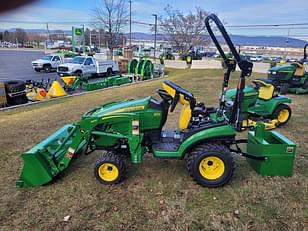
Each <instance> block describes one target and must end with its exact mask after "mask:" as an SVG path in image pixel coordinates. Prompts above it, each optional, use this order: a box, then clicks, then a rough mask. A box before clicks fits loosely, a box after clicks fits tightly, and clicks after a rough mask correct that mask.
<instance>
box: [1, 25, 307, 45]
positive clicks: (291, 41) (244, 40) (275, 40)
mask: <svg viewBox="0 0 308 231" xmlns="http://www.w3.org/2000/svg"><path fill="white" fill-rule="evenodd" d="M15 30H16V28H12V29H8V30H7V31H9V32H14V31H15ZM25 30H26V31H27V32H32V33H46V30H44V29H25ZM3 31H5V30H4V29H0V32H3ZM63 31H64V32H65V34H68V35H70V34H71V30H63ZM55 32H56V31H55V30H50V33H55ZM125 36H126V37H127V38H128V37H129V34H128V33H126V34H125ZM166 37H167V36H166V35H164V34H157V40H165V39H166ZM230 37H231V39H232V41H233V43H234V44H236V45H241V46H270V47H285V46H287V47H303V46H305V44H306V43H308V41H305V40H301V39H296V38H287V37H283V36H244V35H230ZM132 39H135V40H138V39H140V40H154V34H153V33H152V34H150V33H143V32H133V33H132ZM218 39H219V40H220V41H223V39H222V37H221V36H218Z"/></svg>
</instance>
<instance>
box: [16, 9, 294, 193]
mask: <svg viewBox="0 0 308 231" xmlns="http://www.w3.org/2000/svg"><path fill="white" fill-rule="evenodd" d="M210 21H213V22H214V23H215V24H216V25H217V28H218V29H219V30H220V31H221V33H222V35H223V36H224V38H225V40H226V41H227V44H228V45H229V47H230V50H231V52H232V53H233V55H234V57H235V60H236V62H237V63H238V65H239V68H240V69H241V74H240V78H239V83H238V88H237V93H236V98H235V100H234V104H233V106H232V110H231V112H230V116H229V118H228V119H226V117H225V116H224V114H225V113H224V110H225V109H224V105H225V101H224V99H223V98H221V99H220V105H219V108H209V107H206V106H205V105H204V103H200V102H198V101H197V99H196V98H195V97H194V95H193V94H192V93H191V92H189V91H188V90H185V89H183V88H182V87H180V86H178V85H176V84H175V83H173V82H171V81H168V80H165V81H163V83H162V88H161V89H159V90H158V91H157V93H158V95H159V96H160V99H159V100H157V99H155V98H152V97H145V98H141V99H135V100H123V101H118V102H111V103H106V104H104V105H101V106H98V107H96V108H94V109H92V110H90V111H88V112H87V113H85V114H84V115H83V116H82V118H81V120H80V121H79V122H77V123H74V124H68V125H66V126H64V127H63V128H61V129H60V130H58V131H57V132H56V133H54V134H53V135H51V136H50V137H48V138H47V139H46V140H44V141H42V142H41V143H39V144H38V145H36V146H35V147H33V148H32V149H31V150H29V151H27V152H25V153H23V154H22V158H23V160H24V167H23V170H22V174H21V177H20V179H19V180H18V181H17V186H19V187H25V186H38V185H43V184H46V183H48V182H50V181H52V180H53V179H54V178H55V177H56V176H57V175H58V174H59V173H60V172H62V171H64V170H65V169H66V168H67V167H68V166H69V164H70V162H71V160H72V159H73V158H74V157H75V156H76V155H78V154H80V153H89V152H91V151H94V150H99V149H103V150H107V152H105V153H103V155H102V156H101V157H100V158H99V159H98V160H97V161H96V163H95V166H94V175H95V177H96V178H97V180H98V181H99V182H100V183H102V184H117V183H119V182H121V181H122V180H123V179H124V178H125V176H126V172H127V167H128V165H127V162H128V161H130V162H132V163H134V164H138V163H140V162H141V161H142V157H143V155H144V154H146V153H147V152H151V153H153V155H154V157H157V158H167V159H183V160H185V162H186V166H187V169H188V171H189V174H190V175H191V176H192V178H193V179H194V180H195V181H197V182H198V183H199V184H200V185H202V186H206V187H218V186H222V185H224V184H226V183H227V182H228V181H229V180H230V179H231V177H232V175H233V171H234V160H233V155H232V153H239V154H241V155H242V156H245V157H247V158H249V159H251V163H250V164H251V166H253V168H255V169H256V171H257V170H258V171H261V170H260V169H262V168H263V167H264V166H263V165H262V166H261V164H262V163H263V164H266V166H265V167H267V170H266V173H267V174H268V175H276V174H277V172H273V171H272V170H273V169H274V170H277V169H278V170H280V171H286V170H285V169H286V168H284V167H283V168H281V166H279V163H277V159H279V158H286V157H285V156H288V158H290V161H288V163H290V164H289V165H290V166H291V165H292V163H291V162H292V161H291V160H292V158H293V159H294V156H293V155H291V154H294V152H295V144H294V143H292V142H291V141H289V140H288V139H286V138H285V137H283V136H282V135H280V134H279V133H267V132H265V131H264V129H263V128H262V125H260V124H259V125H258V126H257V127H258V129H257V130H256V131H255V132H251V133H250V135H249V140H248V150H251V152H257V153H253V154H249V153H245V152H242V151H241V149H240V148H239V146H238V143H244V142H247V141H245V140H236V132H237V131H241V130H242V119H241V108H242V101H243V94H244V92H243V90H244V87H245V79H246V77H247V76H249V75H250V74H251V72H252V63H250V62H249V61H246V60H241V59H240V56H239V55H238V53H237V52H236V50H235V48H234V46H233V43H232V41H231V40H230V38H229V36H228V34H227V32H226V31H225V29H224V27H223V25H222V23H221V22H220V20H219V19H218V18H217V16H216V15H214V14H212V15H210V16H208V17H207V19H206V20H205V23H206V28H207V30H208V31H209V35H210V36H211V38H212V40H213V41H214V43H215V44H216V46H217V48H218V50H219V52H220V53H223V51H222V49H221V46H220V44H219V43H218V40H217V39H216V37H215V35H214V33H213V31H212V29H211V25H212V23H210ZM226 62H227V66H228V68H227V71H226V73H225V78H224V82H227V81H228V80H229V77H230V74H231V72H232V70H233V69H234V65H235V61H234V60H226ZM225 91H226V89H225V88H223V89H222V94H225ZM178 104H180V105H182V110H181V113H180V116H179V125H178V130H176V131H169V130H163V127H164V124H165V122H166V120H167V117H168V113H169V110H170V111H171V112H173V111H174V109H175V107H176V106H177V105H178ZM263 140H264V141H263ZM273 144H274V145H273ZM280 144H281V145H280ZM263 145H266V146H264V148H263ZM277 147H279V150H278V152H281V153H280V154H281V155H280V156H279V155H276V157H275V158H276V159H275V158H273V159H271V157H269V156H268V155H269V154H270V153H271V152H273V151H274V150H277ZM286 152H287V153H289V155H286V154H285V153H286ZM257 154H263V155H257ZM277 156H279V158H277ZM265 160H267V161H265ZM283 160H284V159H283ZM285 162H286V161H285ZM285 162H283V163H284V164H285ZM273 166H275V167H276V168H273ZM290 166H288V169H289V170H288V172H285V173H284V174H285V175H291V174H292V171H291V169H290ZM261 167H262V168H261ZM277 167H279V168H277ZM260 173H261V174H262V172H260ZM263 173H264V172H263Z"/></svg>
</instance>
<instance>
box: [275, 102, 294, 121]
mask: <svg viewBox="0 0 308 231" xmlns="http://www.w3.org/2000/svg"><path fill="white" fill-rule="evenodd" d="M291 115H292V110H291V108H290V107H289V106H288V105H286V104H280V105H278V106H277V107H276V109H275V110H274V112H273V114H272V115H271V119H276V120H278V126H283V125H285V124H286V123H288V121H289V119H290V118H291Z"/></svg>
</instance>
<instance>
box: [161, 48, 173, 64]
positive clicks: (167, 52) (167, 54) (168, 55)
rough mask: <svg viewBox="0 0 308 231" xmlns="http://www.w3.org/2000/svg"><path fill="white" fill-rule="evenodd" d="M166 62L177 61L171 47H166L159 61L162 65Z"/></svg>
mask: <svg viewBox="0 0 308 231" xmlns="http://www.w3.org/2000/svg"><path fill="white" fill-rule="evenodd" d="M165 60H175V56H174V55H173V54H172V48H171V47H165V48H164V50H163V52H162V53H161V54H160V55H159V61H160V63H161V64H164V63H165Z"/></svg>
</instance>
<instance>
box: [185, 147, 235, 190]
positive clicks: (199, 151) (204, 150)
mask: <svg viewBox="0 0 308 231" xmlns="http://www.w3.org/2000/svg"><path fill="white" fill-rule="evenodd" d="M188 155H189V156H188V157H187V158H186V167H187V170H188V171H189V174H190V176H191V177H193V179H194V180H195V181H196V182H197V183H198V184H200V185H202V186H204V187H209V188H214V187H219V186H222V185H224V184H226V183H227V182H228V181H229V180H230V179H231V177H232V175H233V171H234V168H235V164H234V160H233V157H232V155H231V152H230V150H229V149H228V148H227V147H226V146H224V145H222V144H202V145H198V146H197V147H196V148H194V149H193V151H192V152H191V153H190V154H188Z"/></svg>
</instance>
